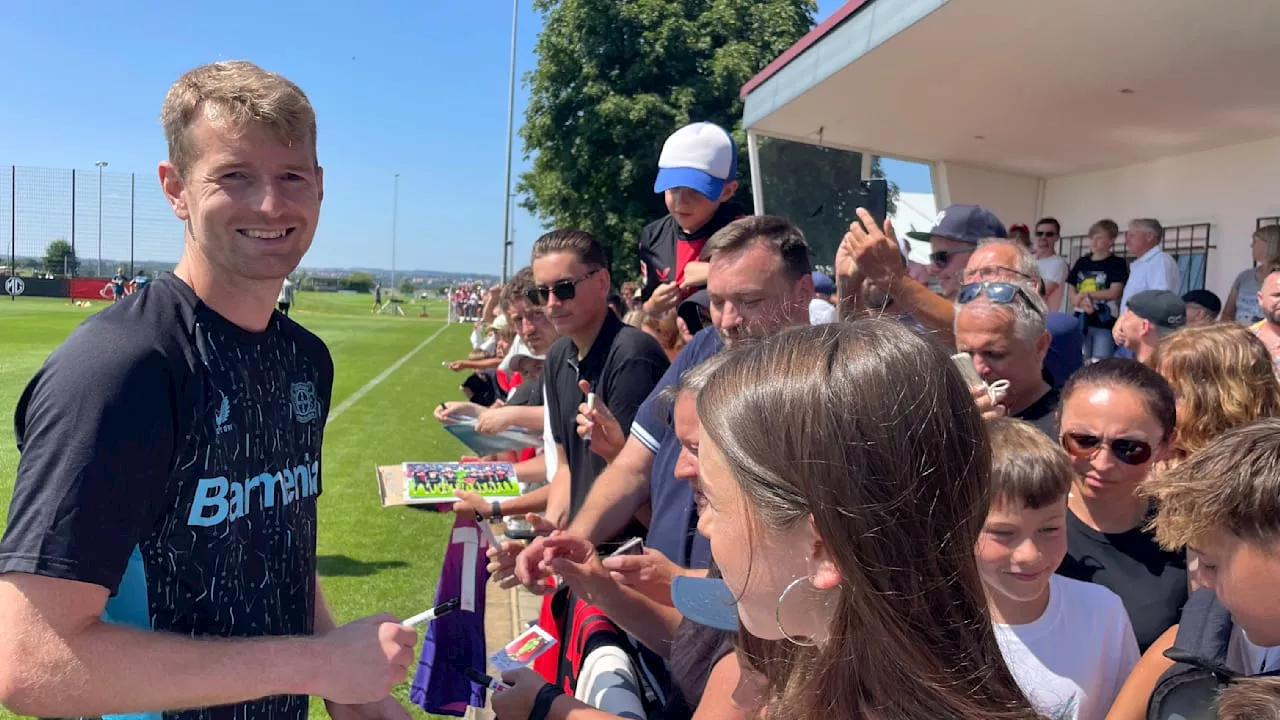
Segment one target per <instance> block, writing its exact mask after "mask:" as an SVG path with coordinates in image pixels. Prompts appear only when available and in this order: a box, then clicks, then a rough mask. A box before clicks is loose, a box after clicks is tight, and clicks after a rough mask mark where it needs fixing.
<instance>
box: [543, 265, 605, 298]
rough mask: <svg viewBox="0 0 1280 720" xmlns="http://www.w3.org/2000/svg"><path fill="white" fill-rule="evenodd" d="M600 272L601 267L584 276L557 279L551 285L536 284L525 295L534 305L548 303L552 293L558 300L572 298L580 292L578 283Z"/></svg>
mask: <svg viewBox="0 0 1280 720" xmlns="http://www.w3.org/2000/svg"><path fill="white" fill-rule="evenodd" d="M598 272H600V268H596V269H595V270H592V271H591V272H589V273H587V274H586V275H583V276H582V277H578V278H574V279H572V280H557V281H555V282H554V283H552V284H551V286H550V287H548V286H546V285H534V286H533V287H532V288H530V289H529V291H528V292H526V293H525V297H527V298H529V302H531V303H533V304H534V305H539V306H541V305H546V304H547V300H549V299H550V298H551V296H552V295H555V296H556V299H558V300H572V299H573V298H574V297H576V296H577V294H578V283H580V282H582V281H583V280H586V279H587V278H589V277H591V276H592V275H595V274H596V273H598Z"/></svg>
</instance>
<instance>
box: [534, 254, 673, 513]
mask: <svg viewBox="0 0 1280 720" xmlns="http://www.w3.org/2000/svg"><path fill="white" fill-rule="evenodd" d="M607 263H608V261H607V258H606V257H605V252H604V248H603V247H602V246H601V245H600V243H599V242H598V241H597V240H596V239H595V238H594V237H592V236H591V235H590V234H589V233H586V232H583V231H581V230H556V231H553V232H550V233H547V234H546V235H543V236H542V237H540V238H538V240H537V242H535V243H534V245H533V276H534V286H533V288H532V289H530V290H529V293H528V295H529V299H530V301H532V302H533V304H534V305H537V306H540V307H542V308H543V309H544V310H545V312H546V316H547V318H548V319H549V320H550V321H551V325H552V326H553V327H554V328H555V330H556V332H558V333H559V334H560V335H561V338H560V339H559V340H557V341H556V342H555V344H553V345H552V346H551V349H550V350H548V351H547V359H546V366H545V369H544V370H543V381H544V383H545V386H546V404H547V411H548V413H549V416H550V426H551V434H552V437H553V438H554V440H555V443H556V445H557V451H558V452H559V457H560V458H562V459H563V460H564V462H562V463H561V465H560V468H559V470H557V471H556V474H555V476H554V478H553V479H552V482H551V490H550V496H549V497H548V500H547V519H548V520H550V521H551V522H552V523H554V524H556V525H558V526H560V527H564V526H565V525H566V524H567V523H568V522H569V521H570V520H572V519H573V517H574V516H575V515H576V514H577V512H578V509H579V508H581V507H582V503H583V501H585V500H586V498H587V493H588V492H589V491H590V490H591V486H592V484H594V482H595V479H596V477H597V476H598V475H599V474H600V472H601V471H602V470H604V468H605V465H606V464H607V463H606V461H605V459H604V458H602V457H601V456H599V455H597V454H596V453H594V452H592V450H591V447H590V441H589V440H586V439H583V438H582V437H580V436H579V435H578V432H577V428H578V423H577V416H578V405H579V404H580V403H582V402H583V400H584V398H586V396H587V393H588V392H590V393H592V394H594V395H595V402H596V403H597V404H603V405H604V406H605V407H607V408H608V409H609V412H611V413H612V414H613V416H614V417H615V418H617V420H618V424H619V425H620V426H621V427H622V428H624V431H625V430H628V429H630V427H631V422H632V420H634V419H635V414H636V410H637V409H639V407H640V404H641V403H642V402H644V400H645V398H646V397H648V395H649V392H650V391H651V390H652V389H653V387H654V385H656V384H657V382H658V380H659V379H660V378H661V377H662V374H663V373H664V372H666V370H667V366H668V365H669V362H668V360H667V355H666V353H665V352H663V350H662V346H661V345H660V344H658V341H657V340H654V339H653V338H652V337H651V336H649V335H648V334H646V333H645V332H643V331H642V330H639V329H637V328H633V327H630V326H628V325H624V324H623V323H622V321H621V320H619V319H618V317H617V316H616V315H614V313H613V312H611V311H610V309H609V304H608V298H609V288H610V278H609V270H608V269H607ZM643 532H644V528H643V526H639V525H638V524H635V523H634V521H633V523H632V525H631V526H629V527H627V528H624V530H623V533H622V534H621V535H620V536H619V537H620V538H621V539H626V538H630V537H636V536H639V535H641V534H642V533H643Z"/></svg>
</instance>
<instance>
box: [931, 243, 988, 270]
mask: <svg viewBox="0 0 1280 720" xmlns="http://www.w3.org/2000/svg"><path fill="white" fill-rule="evenodd" d="M976 249H977V248H973V250H976ZM973 250H939V251H938V252H932V253H929V262H931V263H933V266H934V267H936V268H944V267H946V266H947V263H949V262H951V256H953V255H968V254H969V253H971V252H973Z"/></svg>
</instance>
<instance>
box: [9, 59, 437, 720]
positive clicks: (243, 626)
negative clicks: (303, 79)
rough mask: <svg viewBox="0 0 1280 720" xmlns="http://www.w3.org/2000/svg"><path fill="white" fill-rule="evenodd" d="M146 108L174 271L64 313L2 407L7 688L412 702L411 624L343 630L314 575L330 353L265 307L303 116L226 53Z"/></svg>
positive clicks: (375, 623)
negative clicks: (14, 446)
mask: <svg viewBox="0 0 1280 720" xmlns="http://www.w3.org/2000/svg"><path fill="white" fill-rule="evenodd" d="M161 122H162V124H163V126H164V130H165V136H166V139H167V140H168V148H169V158H168V160H167V161H165V162H162V163H160V166H159V176H160V185H161V188H162V190H163V191H164V193H165V195H166V196H167V197H168V199H169V202H170V204H171V205H172V206H173V211H174V214H175V215H176V216H177V217H178V219H179V220H181V221H182V222H183V225H184V226H185V229H186V232H185V244H184V248H183V254H182V258H181V260H180V261H179V263H178V266H177V268H176V269H175V270H174V272H173V274H171V275H164V276H161V277H159V278H156V279H155V280H154V281H152V282H151V284H150V288H149V289H148V290H147V292H146V293H140V294H139V295H138V297H136V298H134V299H132V300H131V301H129V302H122V303H119V304H116V305H112V306H111V307H109V308H107V309H106V310H104V311H103V312H101V313H99V314H97V315H95V316H94V317H92V318H90V319H89V320H87V321H85V323H84V324H82V325H81V326H80V327H79V328H77V329H76V330H75V331H74V332H73V333H72V334H71V336H70V337H68V338H67V340H66V341H65V342H64V343H63V344H62V345H61V346H60V347H59V348H58V349H57V350H55V351H54V353H53V354H52V355H51V356H50V357H49V359H48V360H47V361H46V362H45V364H44V366H43V367H42V368H41V369H40V370H39V372H37V373H36V376H35V377H34V378H33V379H32V380H31V382H30V383H29V384H28V385H27V388H26V390H25V391H24V392H23V394H22V397H21V399H20V400H19V403H18V408H17V411H16V413H15V421H14V424H15V428H16V434H17V440H18V449H19V450H20V451H21V453H22V456H21V459H20V461H19V464H18V473H17V482H16V485H15V487H14V495H13V503H12V505H11V507H10V511H9V524H8V527H7V529H6V531H5V534H4V537H3V539H0V628H3V631H2V632H0V704H3V705H5V706H6V707H8V708H9V709H11V710H13V711H15V712H17V713H19V714H23V715H41V716H53V717H75V716H113V715H117V716H118V715H131V714H132V715H136V716H140V717H152V718H160V717H162V716H164V717H168V718H176V717H185V718H202V719H205V718H207V719H210V720H213V719H217V718H228V719H230V718H242V717H270V718H274V719H275V720H283V719H293V720H303V719H304V718H306V717H307V709H308V698H307V696H309V695H314V696H319V697H322V698H324V699H325V700H326V701H327V704H328V709H329V712H330V714H331V715H333V716H334V717H335V718H356V717H369V718H372V717H398V718H408V713H407V711H406V710H405V709H404V708H403V707H402V706H400V705H399V704H398V703H397V702H396V701H395V700H394V699H392V698H391V697H390V696H389V695H388V693H389V692H390V689H391V687H392V686H393V685H395V684H397V683H400V682H403V681H404V679H405V674H406V671H407V668H408V666H409V664H410V663H412V662H413V648H414V645H415V643H416V640H417V636H416V633H415V632H414V631H413V630H411V629H408V628H405V627H402V626H401V625H400V624H399V623H398V622H397V620H396V619H395V618H393V617H391V616H389V615H380V616H376V617H370V618H365V619H363V620H357V621H355V622H353V623H351V624H348V625H344V626H342V627H335V624H334V621H333V618H332V617H331V616H330V614H329V610H328V608H327V607H326V605H325V602H324V598H323V595H322V594H321V593H320V587H319V584H318V582H317V578H316V501H317V498H318V497H319V495H320V492H321V489H322V485H321V471H322V467H323V465H322V460H321V440H322V437H323V433H324V426H325V419H326V417H327V415H328V410H329V404H330V393H331V389H332V385H333V362H332V359H331V357H330V355H329V351H328V349H327V348H326V347H325V345H324V343H323V342H321V340H320V339H319V338H318V337H316V336H315V335H312V334H311V333H310V332H308V331H306V330H305V329H303V328H302V327H301V326H299V325H298V324H297V323H295V322H293V321H291V320H289V319H288V318H287V317H285V316H284V315H283V314H281V313H279V312H278V311H276V309H275V304H276V297H277V295H278V294H279V292H280V288H281V283H282V281H283V280H284V278H285V277H286V276H288V274H289V273H290V272H292V271H293V270H294V268H295V267H297V265H298V262H299V261H300V260H301V259H302V256H303V254H305V253H306V251H307V248H308V247H310V245H311V240H312V237H313V235H314V234H315V228H316V223H317V221H318V219H319V214H320V201H321V198H322V196H323V183H322V180H323V173H322V171H321V168H320V167H319V164H318V162H317V157H316V124H315V113H314V111H313V109H312V107H311V104H310V102H309V101H308V99H307V97H306V95H305V94H303V92H302V91H301V90H300V89H299V88H298V87H297V86H296V85H295V84H293V83H292V82H290V81H289V80H287V79H286V78H284V77H282V76H280V75H276V74H274V73H270V72H267V71H264V70H262V69H261V68H259V67H257V66H255V65H253V64H251V63H247V62H218V63H213V64H210V65H205V66H202V67H199V68H196V69H194V70H192V71H190V72H188V73H186V74H185V75H183V76H182V77H181V78H179V79H178V81H177V82H176V83H174V85H173V86H172V87H171V88H170V89H169V93H168V95H167V97H166V98H165V102H164V107H163V110H162V111H161ZM107 342H110V343H112V344H114V345H117V346H118V347H119V348H121V349H120V350H118V351H116V352H112V353H110V354H107V355H103V354H102V353H100V352H98V349H99V348H101V347H102V345H103V344H104V343H107ZM69 678H70V679H71V680H70V681H68V679H69ZM179 711H180V712H179Z"/></svg>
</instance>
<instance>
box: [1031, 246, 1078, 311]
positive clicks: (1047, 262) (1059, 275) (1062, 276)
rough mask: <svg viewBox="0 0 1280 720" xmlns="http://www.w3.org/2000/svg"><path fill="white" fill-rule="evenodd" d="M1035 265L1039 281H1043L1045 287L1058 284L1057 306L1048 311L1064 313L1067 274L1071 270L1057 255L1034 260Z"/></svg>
mask: <svg viewBox="0 0 1280 720" xmlns="http://www.w3.org/2000/svg"><path fill="white" fill-rule="evenodd" d="M1036 265H1039V266H1040V279H1041V280H1044V282H1045V286H1046V287H1047V286H1048V284H1049V283H1058V306H1057V307H1051V308H1049V309H1050V310H1053V311H1056V312H1065V310H1066V307H1067V285H1066V283H1067V273H1069V272H1071V268H1068V267H1067V261H1066V260H1065V259H1063V258H1061V257H1058V256H1057V255H1050V256H1049V257H1045V258H1036Z"/></svg>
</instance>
